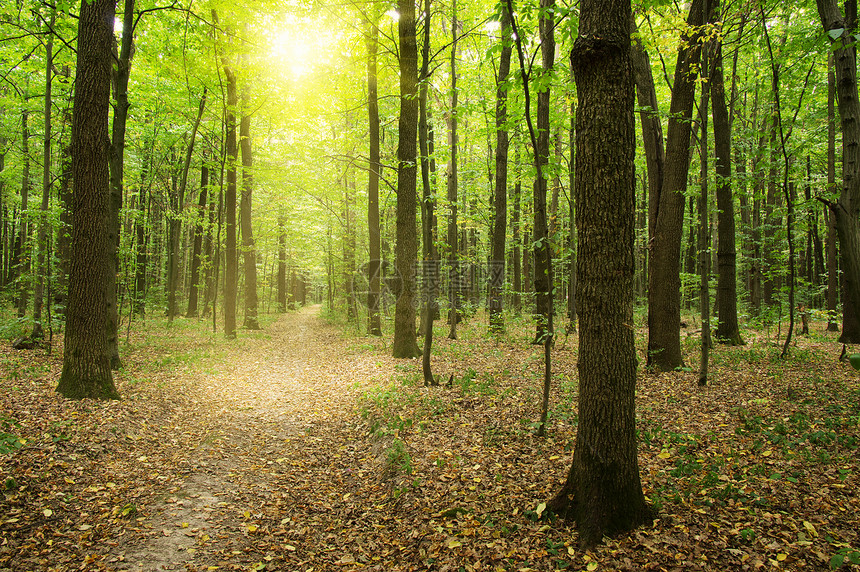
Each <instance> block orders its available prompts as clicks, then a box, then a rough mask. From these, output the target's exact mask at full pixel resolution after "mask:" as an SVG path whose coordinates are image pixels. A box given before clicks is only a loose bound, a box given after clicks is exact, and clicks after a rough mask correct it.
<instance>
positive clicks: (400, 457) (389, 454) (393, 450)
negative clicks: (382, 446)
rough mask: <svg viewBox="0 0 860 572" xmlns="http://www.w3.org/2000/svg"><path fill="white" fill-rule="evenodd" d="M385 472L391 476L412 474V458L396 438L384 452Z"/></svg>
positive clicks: (401, 442)
mask: <svg viewBox="0 0 860 572" xmlns="http://www.w3.org/2000/svg"><path fill="white" fill-rule="evenodd" d="M385 472H386V473H388V474H391V475H396V474H397V473H404V474H407V475H409V474H411V473H412V457H410V456H409V451H407V450H406V445H405V444H404V443H403V441H401V440H400V439H398V438H396V437H395V438H394V440H393V441H391V444H390V445H389V446H388V449H386V451H385Z"/></svg>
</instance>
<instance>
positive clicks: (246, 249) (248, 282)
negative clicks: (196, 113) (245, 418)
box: [239, 91, 260, 330]
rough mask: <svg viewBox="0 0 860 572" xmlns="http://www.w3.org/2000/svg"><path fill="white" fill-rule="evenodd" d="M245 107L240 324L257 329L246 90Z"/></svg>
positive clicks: (242, 123)
mask: <svg viewBox="0 0 860 572" xmlns="http://www.w3.org/2000/svg"><path fill="white" fill-rule="evenodd" d="M242 102H243V104H244V110H243V113H242V120H241V121H240V122H239V145H240V147H241V149H242V201H241V222H242V254H243V256H244V262H245V321H244V322H243V323H242V327H244V328H245V329H247V330H259V329H260V323H259V322H258V321H257V304H258V301H257V251H256V249H255V248H254V230H253V226H252V225H251V198H252V193H253V190H254V174H253V171H252V170H253V168H254V156H253V155H252V151H251V114H250V111H249V110H248V94H247V91H246V92H245V93H243V97H242Z"/></svg>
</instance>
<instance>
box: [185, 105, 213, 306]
mask: <svg viewBox="0 0 860 572" xmlns="http://www.w3.org/2000/svg"><path fill="white" fill-rule="evenodd" d="M204 97H205V91H204ZM208 201H209V166H208V165H207V164H206V155H205V154H204V157H203V164H202V165H201V166H200V196H198V197H197V211H196V212H195V213H194V245H193V247H192V252H191V287H190V288H189V289H188V310H187V311H186V312H185V317H186V318H195V317H197V301H198V298H199V294H200V286H201V284H200V268H201V267H202V265H203V234H204V232H205V226H206V225H205V221H206V207H207V205H208V204H209V202H208Z"/></svg>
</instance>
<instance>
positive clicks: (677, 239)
mask: <svg viewBox="0 0 860 572" xmlns="http://www.w3.org/2000/svg"><path fill="white" fill-rule="evenodd" d="M702 3H703V0H693V3H692V4H691V6H690V14H689V16H688V18H687V24H688V25H689V26H690V27H691V34H690V35H688V34H687V33H684V34H682V38H681V48H680V50H679V51H678V63H677V66H676V68H675V83H674V88H673V89H672V103H671V106H670V110H669V127H668V134H667V143H666V164H665V171H664V174H663V186H662V188H661V189H660V198H659V201H658V206H657V215H656V217H655V218H654V221H655V222H654V236H653V239H652V242H651V257H650V262H651V264H650V269H651V275H650V276H649V280H648V304H649V311H648V317H649V323H648V358H647V360H648V365H651V366H654V367H655V368H657V369H659V370H662V371H672V370H674V369H675V368H676V367H678V366H680V365H682V364H683V363H684V360H683V356H682V355H681V301H680V291H681V278H680V270H681V268H680V262H681V234H682V229H683V223H684V202H685V198H686V197H685V192H686V189H687V173H688V170H689V166H690V131H691V123H692V122H691V117H692V111H693V100H694V98H695V95H696V81H695V80H696V74H695V73H694V72H693V70H695V69H696V68H697V64H698V61H699V53H700V47H699V42H698V37H699V36H700V35H701V31H700V27H701V26H702V24H703V23H704V21H705V14H704V7H703V6H702ZM580 259H581V258H580Z"/></svg>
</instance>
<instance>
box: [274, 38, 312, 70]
mask: <svg viewBox="0 0 860 572" xmlns="http://www.w3.org/2000/svg"><path fill="white" fill-rule="evenodd" d="M308 40H309V39H308V38H307V37H305V36H303V35H302V34H299V33H297V32H296V30H295V29H293V28H284V29H282V30H279V31H278V32H276V33H275V35H274V37H273V38H272V56H273V57H274V58H275V60H276V64H277V65H279V66H280V67H281V68H282V69H284V70H286V71H287V72H289V74H290V75H291V76H293V77H295V78H300V77H302V76H304V75H307V74H308V73H310V72H311V70H312V69H313V64H312V62H311V61H310V57H311V51H312V49H313V45H312V44H311V42H310V41H308Z"/></svg>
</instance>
